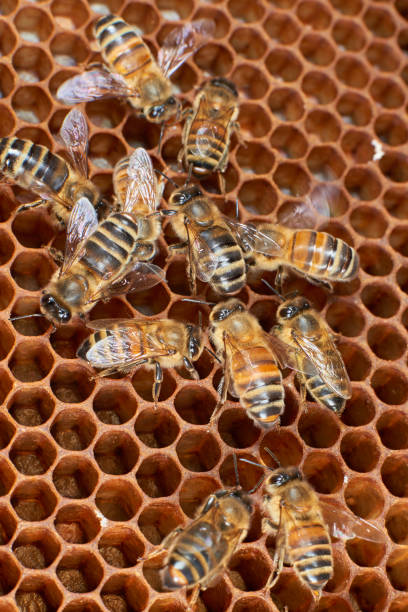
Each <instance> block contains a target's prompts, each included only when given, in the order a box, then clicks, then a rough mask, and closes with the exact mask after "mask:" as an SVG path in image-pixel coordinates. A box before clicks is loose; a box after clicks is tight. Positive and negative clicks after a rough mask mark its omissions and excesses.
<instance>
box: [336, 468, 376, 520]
mask: <svg viewBox="0 0 408 612" xmlns="http://www.w3.org/2000/svg"><path fill="white" fill-rule="evenodd" d="M344 499H345V501H346V504H347V506H348V507H349V508H350V510H351V511H352V512H354V514H356V515H357V516H359V517H361V518H363V519H366V520H370V519H374V518H377V517H378V516H379V515H380V514H381V512H382V511H383V508H384V497H383V495H382V492H381V489H380V488H379V486H378V484H377V483H376V481H374V480H372V479H370V478H363V477H358V478H352V479H351V480H350V482H349V483H348V484H347V486H346V489H345V491H344Z"/></svg>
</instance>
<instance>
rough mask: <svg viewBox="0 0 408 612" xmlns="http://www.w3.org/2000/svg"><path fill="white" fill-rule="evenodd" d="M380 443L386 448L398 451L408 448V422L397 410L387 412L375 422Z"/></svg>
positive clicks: (403, 414)
mask: <svg viewBox="0 0 408 612" xmlns="http://www.w3.org/2000/svg"><path fill="white" fill-rule="evenodd" d="M377 431H378V433H379V436H380V438H381V442H382V443H383V445H384V446H385V447H387V448H391V449H392V450H400V449H404V448H407V447H408V420H407V417H406V415H405V413H403V412H400V411H399V410H388V411H387V412H385V413H384V414H383V415H382V416H381V417H380V418H379V419H378V421H377Z"/></svg>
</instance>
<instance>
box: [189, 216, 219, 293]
mask: <svg viewBox="0 0 408 612" xmlns="http://www.w3.org/2000/svg"><path fill="white" fill-rule="evenodd" d="M186 230H187V236H188V241H189V245H190V246H189V248H190V252H191V258H192V264H193V266H194V268H195V273H196V275H197V278H199V279H200V280H201V281H204V282H205V283H208V282H209V281H210V280H211V279H212V277H213V275H214V272H215V270H216V269H217V267H218V264H219V261H218V258H217V257H216V256H215V255H214V253H213V251H212V250H211V249H210V248H209V246H208V243H207V242H206V241H205V240H203V239H202V237H201V235H200V231H198V230H197V228H196V227H195V223H191V222H190V223H188V224H186Z"/></svg>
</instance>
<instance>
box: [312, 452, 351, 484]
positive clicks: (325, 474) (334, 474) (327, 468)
mask: <svg viewBox="0 0 408 612" xmlns="http://www.w3.org/2000/svg"><path fill="white" fill-rule="evenodd" d="M303 474H304V475H305V478H306V479H307V480H308V481H309V482H310V484H311V485H312V487H313V488H314V489H315V490H316V491H317V492H318V493H327V494H328V493H335V492H336V491H339V490H340V489H341V488H342V486H343V479H344V474H343V470H342V468H341V464H340V461H339V460H338V459H337V458H336V457H335V456H334V455H332V454H331V453H328V452H327V451H326V452H323V451H314V452H311V453H309V455H308V456H307V457H306V459H305V461H304V463H303Z"/></svg>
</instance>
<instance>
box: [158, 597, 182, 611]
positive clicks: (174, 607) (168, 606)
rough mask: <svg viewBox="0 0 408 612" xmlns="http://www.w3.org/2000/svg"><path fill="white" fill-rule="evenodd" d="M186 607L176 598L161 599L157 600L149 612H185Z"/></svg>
mask: <svg viewBox="0 0 408 612" xmlns="http://www.w3.org/2000/svg"><path fill="white" fill-rule="evenodd" d="M184 610H185V606H184V605H183V603H182V602H181V601H178V600H176V599H174V597H170V598H167V597H160V598H158V599H155V601H154V603H153V604H152V605H151V606H150V608H149V612H184Z"/></svg>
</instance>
